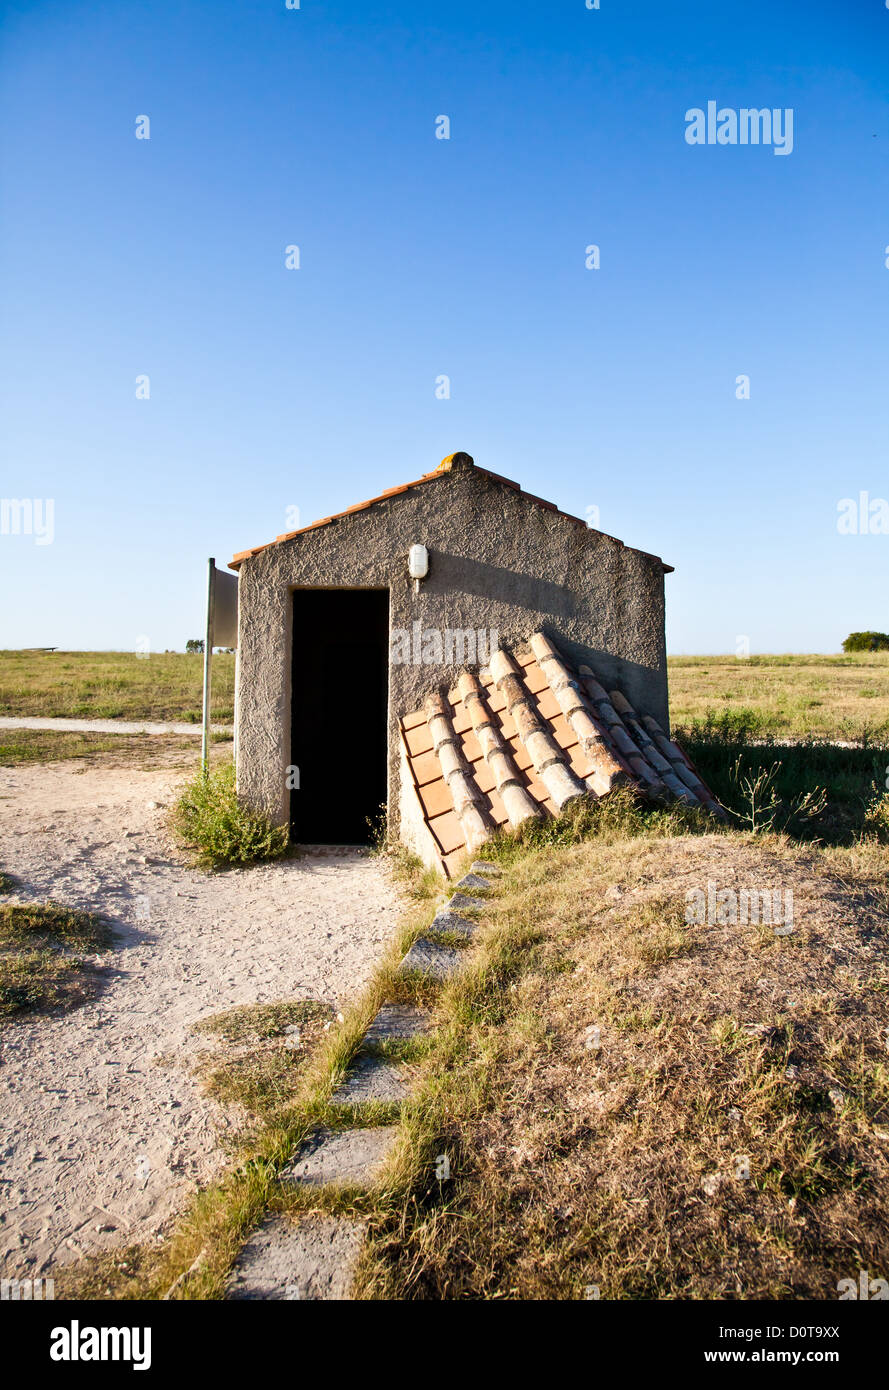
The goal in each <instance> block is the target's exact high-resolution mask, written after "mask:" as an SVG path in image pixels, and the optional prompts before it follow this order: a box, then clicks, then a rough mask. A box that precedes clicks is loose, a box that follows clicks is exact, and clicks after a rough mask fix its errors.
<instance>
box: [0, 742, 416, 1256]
mask: <svg viewBox="0 0 889 1390" xmlns="http://www.w3.org/2000/svg"><path fill="white" fill-rule="evenodd" d="M181 775H182V774H181V772H177V771H174V770H171V769H169V768H166V769H161V770H151V771H144V770H143V771H139V770H134V769H132V768H126V767H124V768H106V767H101V766H99V767H97V766H93V767H89V768H87V769H84V768H80V769H78V768H77V767H72V766H70V765H69V764H65V763H55V764H43V765H40V766H26V767H22V768H0V865H2V867H3V868H5V869H6V871H7V872H8V873H10V874H12V875H14V876H15V878H16V879H17V880H18V884H17V887H16V889H15V895H16V896H19V897H22V898H34V899H43V898H48V897H51V898H53V899H55V900H56V901H58V902H62V903H65V904H68V905H70V906H73V907H79V908H84V909H88V910H91V911H95V912H101V913H103V914H105V915H106V916H107V917H108V918H110V920H111V921H112V922H113V924H114V926H115V929H116V933H117V945H116V948H115V950H114V951H113V952H111V953H109V954H108V955H107V956H103V957H100V958H97V959H99V960H101V961H102V976H103V985H102V989H101V993H100V994H99V996H98V997H97V998H96V999H95V1000H93V1001H92V1002H89V1003H86V1004H84V1005H82V1006H81V1007H80V1008H77V1009H75V1010H73V1011H72V1012H71V1013H68V1014H66V1015H62V1016H57V1017H47V1016H44V1017H39V1018H33V1019H31V1020H28V1021H16V1022H12V1023H10V1024H8V1025H7V1026H5V1027H4V1028H3V1029H2V1031H0V1268H2V1272H3V1274H4V1275H5V1276H10V1275H13V1274H30V1275H36V1274H38V1273H43V1274H50V1273H51V1271H52V1267H53V1266H54V1265H58V1264H63V1263H67V1262H69V1261H71V1260H73V1259H74V1258H76V1257H77V1256H78V1255H80V1254H81V1253H84V1252H89V1251H95V1250H102V1249H107V1248H109V1247H110V1246H114V1245H120V1244H126V1243H130V1242H132V1241H143V1240H146V1239H148V1240H150V1239H153V1238H156V1237H157V1236H158V1234H159V1233H160V1231H161V1228H162V1227H163V1225H164V1223H165V1222H168V1220H169V1218H170V1217H171V1216H172V1215H173V1214H174V1213H175V1211H176V1210H177V1208H179V1207H180V1206H181V1205H182V1203H183V1201H184V1199H185V1197H186V1195H187V1194H188V1192H189V1191H191V1190H193V1188H194V1187H195V1185H196V1184H198V1183H204V1182H206V1181H207V1180H208V1179H209V1178H211V1177H212V1176H213V1174H214V1173H215V1172H217V1171H218V1170H219V1169H220V1168H221V1167H222V1166H223V1163H224V1157H223V1153H222V1150H221V1148H220V1142H219V1141H220V1136H221V1135H223V1134H224V1130H225V1127H226V1118H225V1116H224V1115H223V1114H222V1112H221V1111H220V1109H219V1108H218V1107H217V1106H216V1105H214V1104H213V1103H212V1102H210V1101H209V1100H207V1099H206V1098H204V1097H202V1096H201V1094H200V1090H199V1086H198V1083H197V1082H196V1081H195V1079H194V1076H193V1075H192V1070H191V1068H192V1066H193V1063H194V1059H195V1057H196V1054H197V1052H198V1051H200V1050H203V1049H205V1048H206V1046H207V1043H206V1040H203V1041H199V1040H198V1039H197V1038H195V1037H194V1036H193V1035H192V1034H191V1032H190V1030H191V1027H192V1025H193V1024H194V1023H195V1022H196V1020H198V1019H201V1018H205V1017H207V1016H208V1015H211V1014H216V1013H219V1012H221V1011H222V1010H224V1009H229V1008H232V1007H234V1006H235V1005H239V1004H254V1003H266V1002H269V1001H272V1000H278V999H289V998H320V999H323V1000H326V1001H328V1002H329V1003H331V1004H342V1003H344V1002H345V1001H346V1000H347V999H348V998H350V997H351V996H352V995H353V994H354V992H355V991H357V990H358V989H360V988H361V986H362V985H363V984H364V983H365V981H366V980H367V979H368V978H369V976H370V973H371V971H372V968H373V965H374V963H375V961H376V959H377V958H378V956H379V954H380V951H381V949H382V947H383V945H384V943H385V942H386V941H388V939H389V938H390V936H391V934H392V932H393V930H394V928H395V921H396V915H397V903H396V895H395V891H394V889H393V887H392V884H391V882H390V880H389V878H388V876H387V873H386V869H385V867H384V866H383V865H381V864H380V863H379V862H378V861H376V860H373V859H369V858H367V857H365V856H363V855H361V854H360V852H359V851H355V850H336V849H330V850H315V851H311V852H309V853H308V854H307V855H306V856H305V857H303V858H300V859H298V860H291V861H288V862H286V863H281V864H272V865H265V866H258V867H254V868H250V869H243V870H233V871H230V872H226V873H220V874H213V875H208V874H204V873H201V872H200V871H197V870H193V869H190V868H188V867H186V866H185V865H184V864H182V863H180V862H177V859H176V856H175V854H174V852H173V851H172V849H171V846H170V843H169V840H168V837H167V834H166V832H165V830H164V817H165V815H166V812H165V809H164V804H165V803H168V802H169V801H170V800H171V797H172V795H173V790H174V788H175V785H176V782H177V780H178V778H180V777H181Z"/></svg>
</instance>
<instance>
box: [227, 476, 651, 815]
mask: <svg viewBox="0 0 889 1390" xmlns="http://www.w3.org/2000/svg"><path fill="white" fill-rule="evenodd" d="M415 543H420V544H422V545H425V546H426V547H427V549H428V550H429V556H430V564H429V576H428V578H427V579H425V580H423V581H422V583H421V585H420V591H419V593H418V594H416V593H415V592H414V588H413V584H412V581H411V580H410V579H409V577H408V573H407V552H408V550H409V548H410V546H411V545H413V544H415ZM663 579H664V576H663V568H662V565H661V562H660V560H658V559H657V558H656V557H655V556H652V555H647V554H645V553H644V552H642V551H638V550H632V549H630V548H629V547H626V546H622V545H621V544H620V543H619V542H618V541H615V540H612V539H611V537H609V536H605V535H603V534H602V533H601V532H598V531H592V530H589V529H587V528H585V527H581V526H578V525H577V524H576V522H572V521H570V520H569V519H568V518H566V517H563V516H560V515H559V514H558V513H556V512H551V511H548V510H546V509H545V508H542V507H540V506H538V505H537V504H536V503H534V502H532V501H531V500H530V499H528V498H526V497H524V496H523V495H522V494H521V493H519V492H517V491H516V490H515V489H513V488H510V487H509V486H507V485H506V484H504V483H500V482H497V481H495V480H494V479H492V478H490V477H489V476H487V475H486V474H484V473H482V472H480V471H478V470H477V469H475V468H473V467H471V466H462V467H455V468H453V469H452V471H451V472H447V473H442V474H441V475H440V477H436V478H434V479H432V480H430V481H429V482H427V483H424V484H422V485H421V486H419V487H414V488H410V489H408V490H407V491H406V492H402V493H398V494H396V495H395V496H393V497H390V498H386V499H385V500H384V501H381V502H378V503H375V504H374V505H373V506H372V507H370V508H368V509H367V510H364V511H359V512H355V513H353V514H351V515H349V516H346V517H343V518H342V519H341V520H338V521H335V522H332V523H331V524H329V525H327V526H322V527H319V528H318V529H317V530H313V531H307V532H305V533H303V534H301V535H298V536H295V537H294V538H293V539H291V540H289V541H284V542H282V543H281V544H280V545H273V546H271V547H269V548H268V549H266V550H263V551H260V552H259V553H258V554H256V555H253V556H251V557H249V558H248V559H246V560H245V561H244V562H243V563H242V565H241V568H240V596H239V601H240V618H239V647H238V662H239V673H238V735H237V736H238V788H239V791H240V792H241V794H242V795H244V796H245V797H246V799H247V800H248V801H249V802H250V803H251V804H253V805H254V806H256V807H258V808H262V809H263V810H265V811H266V812H267V813H268V814H270V815H271V816H272V817H273V818H274V819H275V820H276V821H278V822H284V821H286V820H287V817H288V796H287V792H286V789H285V786H284V769H285V767H286V765H287V763H288V762H289V759H290V679H291V642H292V597H291V595H292V591H293V589H294V588H297V587H303V586H308V587H317V588H330V587H333V588H362V587H370V588H388V589H389V591H390V626H391V627H392V628H402V629H406V630H410V629H411V627H412V624H413V623H414V622H415V621H417V620H419V621H420V622H421V624H422V627H423V629H424V630H426V629H429V628H437V629H440V630H442V631H444V630H446V629H452V630H459V629H466V628H472V629H474V630H475V629H479V628H482V629H485V630H490V629H495V630H496V631H497V632H498V633H499V636H500V642H501V644H502V645H505V646H511V645H518V644H520V643H521V642H522V641H524V639H525V638H527V637H528V636H529V634H530V633H531V632H533V631H534V630H535V629H537V628H542V629H543V630H544V631H547V632H550V633H551V634H552V635H553V636H555V637H557V638H558V640H559V643H560V645H561V646H562V647H563V648H564V649H565V650H566V652H567V653H568V655H570V656H571V657H572V658H573V659H574V660H575V661H576V662H581V661H588V662H589V664H590V665H591V666H592V667H593V668H594V669H595V671H596V673H597V675H598V676H599V677H600V679H603V680H604V682H605V684H606V685H607V684H608V683H609V681H613V682H615V683H617V684H618V685H619V686H620V687H621V688H622V689H623V690H624V691H625V692H626V694H627V697H628V698H629V699H630V700H631V701H632V703H633V704H635V705H636V706H637V708H639V709H640V710H641V711H643V712H645V713H651V714H653V715H654V716H655V717H656V718H657V719H659V720H660V721H661V723H662V724H663V725H664V727H667V674H666V652H665V646H664V582H663ZM304 659H305V663H306V675H307V678H309V676H310V670H311V652H308V651H307V652H306V653H305V654H304ZM459 669H460V664H457V665H456V666H451V667H447V666H443V665H422V664H420V665H414V664H412V663H407V664H393V665H391V666H390V682H389V805H390V808H391V810H392V812H393V815H395V816H397V814H398V807H399V800H400V798H399V782H400V772H399V768H400V763H399V742H400V740H399V734H398V720H399V718H400V717H401V715H403V714H406V713H409V712H410V711H411V710H414V709H417V708H418V707H419V706H420V705H421V704H422V701H423V699H424V697H425V695H426V694H427V693H428V692H429V691H430V690H432V689H433V688H435V687H437V686H439V685H442V684H452V683H453V681H454V679H455V678H456V676H457V674H458V672H459Z"/></svg>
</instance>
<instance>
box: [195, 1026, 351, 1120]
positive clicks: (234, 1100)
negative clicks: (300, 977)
mask: <svg viewBox="0 0 889 1390" xmlns="http://www.w3.org/2000/svg"><path fill="white" fill-rule="evenodd" d="M335 1018H336V1014H335V1012H334V1010H333V1009H332V1008H331V1007H330V1005H328V1004H324V1003H322V1002H321V1001H320V1000H317V999H301V1000H295V1001H282V1002H280V1003H274V1004H251V1005H246V1006H243V1007H241V1008H236V1009H229V1010H227V1011H226V1012H225V1013H222V1014H215V1015H214V1016H213V1017H211V1018H207V1019H202V1020H201V1022H200V1023H198V1024H197V1025H196V1027H195V1032H197V1033H202V1034H206V1035H208V1036H210V1037H212V1038H214V1039H215V1041H216V1044H217V1046H216V1048H215V1049H214V1051H213V1052H212V1053H210V1054H209V1055H208V1056H207V1057H206V1058H204V1059H203V1060H202V1062H201V1064H200V1066H199V1068H198V1071H199V1074H200V1076H201V1078H202V1080H203V1083H204V1088H205V1090H206V1092H207V1094H208V1095H210V1096H212V1097H213V1098H214V1100H217V1101H219V1102H220V1104H222V1105H238V1106H240V1107H241V1108H242V1109H243V1110H245V1111H247V1113H248V1114H249V1115H250V1116H251V1118H252V1119H253V1120H259V1121H261V1122H262V1123H263V1124H265V1125H272V1124H274V1123H275V1122H276V1117H277V1115H278V1113H279V1112H280V1111H281V1110H282V1108H283V1107H286V1106H288V1105H291V1104H292V1103H293V1100H294V1097H295V1094H296V1086H297V1081H298V1079H299V1076H300V1073H301V1071H302V1069H303V1068H304V1067H305V1066H306V1063H307V1062H308V1059H309V1058H310V1057H311V1055H312V1052H313V1051H314V1049H315V1048H316V1047H317V1046H318V1044H319V1042H320V1041H321V1039H322V1038H323V1037H324V1034H325V1032H327V1031H328V1030H329V1028H330V1026H331V1023H332V1022H333V1021H334V1019H335ZM244 1137H245V1136H243V1135H242V1136H239V1138H240V1142H242V1143H243V1142H244Z"/></svg>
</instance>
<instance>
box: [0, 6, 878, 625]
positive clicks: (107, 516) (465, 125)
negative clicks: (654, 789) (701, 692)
mask: <svg viewBox="0 0 889 1390" xmlns="http://www.w3.org/2000/svg"><path fill="white" fill-rule="evenodd" d="M887 79H889V9H887V8H886V6H885V4H884V0H851V3H845V4H844V5H842V6H839V5H836V4H828V3H825V2H824V0H814V2H813V3H802V0H799V3H789V0H785V2H784V3H782V2H781V0H752V3H748V4H745V5H744V6H723V5H715V4H713V3H712V0H699V3H684V4H683V3H678V4H675V3H671V4H669V5H665V4H663V3H654V0H637V3H632V0H601V8H600V9H599V10H598V11H589V10H587V9H586V8H585V4H584V0H568V2H565V3H563V0H557V3H549V4H546V5H532V4H518V3H500V2H499V0H491V2H490V3H480V0H474V3H461V2H460V0H452V3H448V4H446V5H445V4H429V3H421V2H420V0H414V2H413V3H408V2H407V0H404V3H397V4H385V3H379V4H378V3H375V4H373V5H366V4H360V3H357V0H349V2H348V3H347V2H346V0H341V2H340V3H337V0H302V5H301V8H300V9H299V10H288V9H287V8H286V7H285V3H284V0H262V3H259V0H237V3H235V0H214V3H202V0H191V2H190V3H187V4H185V3H175V4H174V3H169V2H168V0H151V3H142V2H141V0H128V2H127V3H126V4H122V3H120V0H114V3H107V4H101V3H90V4H78V3H76V2H75V3H67V4H65V5H58V4H56V3H48V2H47V3H16V0H7V3H6V6H5V8H4V17H3V20H2V56H0V129H2V131H3V132H4V135H3V149H2V195H0V196H2V208H0V211H2V231H0V272H2V302H3V316H4V321H5V332H4V335H3V343H2V350H0V448H2V456H0V457H2V477H0V495H2V496H3V497H16V498H21V497H29V498H40V499H43V498H52V499H53V501H54V510H55V516H54V538H53V541H52V544H46V545H38V544H37V543H36V537H34V536H24V535H18V536H14V535H5V536H0V583H2V587H3V593H4V596H5V599H6V601H5V603H4V605H3V616H2V622H0V645H2V646H8V647H16V646H25V645H58V646H63V647H74V648H76V647H83V648H120V649H125V650H126V649H129V650H132V649H133V648H134V647H135V645H136V643H137V641H138V640H139V639H140V638H141V637H147V638H148V639H149V640H150V643H151V647H152V649H153V650H162V649H164V648H167V647H172V648H178V649H182V647H183V646H184V643H185V640H186V638H187V637H190V636H194V635H197V634H199V633H200V632H201V630H202V621H203V619H202V604H203V591H204V569H205V562H206V557H207V556H208V555H210V554H213V555H215V556H216V557H217V560H218V562H219V563H223V562H224V561H227V560H228V559H229V558H230V557H231V555H232V554H233V553H234V552H235V551H236V550H241V549H244V548H246V547H247V546H250V545H255V544H259V543H261V542H263V541H266V540H270V539H271V538H273V537H274V536H275V535H276V534H278V533H279V532H281V531H283V530H285V529H287V508H288V507H298V508H299V512H300V516H301V520H302V522H303V524H306V523H308V522H309V521H312V520H314V519H315V518H317V517H320V516H326V515H328V514H329V513H330V512H332V511H337V510H340V509H342V508H343V507H346V506H349V505H350V504H351V503H353V502H355V501H358V500H361V499H363V498H365V497H368V496H371V495H373V494H375V493H376V492H378V491H381V490H382V489H383V488H386V487H390V486H393V485H395V484H397V483H400V482H404V481H407V480H408V479H410V478H413V477H417V476H419V474H420V473H422V472H425V471H428V470H429V469H430V468H433V467H434V466H435V465H436V464H437V463H438V461H439V460H440V459H441V458H442V457H443V456H444V455H445V454H448V453H451V452H453V451H454V450H457V449H463V450H466V451H467V452H469V453H471V454H472V455H473V456H474V457H475V459H476V461H477V462H478V463H479V464H481V465H483V466H485V467H488V468H491V469H493V470H494V471H495V472H500V473H505V474H506V475H507V476H509V477H511V478H514V479H516V480H517V481H519V482H520V483H521V484H522V485H523V486H524V487H526V488H528V489H529V490H531V491H533V492H537V493H540V494H542V495H543V496H545V497H548V498H551V499H552V500H553V501H555V502H557V503H558V504H559V505H560V506H562V507H564V508H566V509H567V510H569V511H574V512H577V513H578V514H580V515H584V514H585V513H586V509H587V508H588V507H598V509H599V516H600V525H601V529H603V530H605V531H607V532H609V533H611V534H613V535H617V536H619V537H620V538H621V539H622V540H624V541H625V542H626V543H627V544H629V545H635V546H638V547H640V548H642V549H644V550H651V551H654V552H656V553H658V554H660V555H662V556H663V557H664V559H665V560H667V561H668V562H669V563H671V564H673V565H675V566H676V573H675V574H673V575H671V576H669V577H668V579H667V612H668V648H669V650H670V651H672V652H716V651H734V650H735V644H736V638H737V637H738V636H739V635H741V634H744V635H746V636H747V637H748V638H749V642H750V649H751V651H753V652H756V651H835V650H837V649H838V647H839V644H840V642H841V640H842V638H843V637H844V636H845V635H846V633H847V632H848V631H850V630H852V629H863V628H877V629H880V630H884V631H885V630H886V629H887V628H889V612H887V573H889V564H887V562H889V535H881V534H866V535H862V534H859V535H841V534H839V533H838V530H837V516H838V512H837V504H838V502H839V501H840V500H841V499H842V498H846V497H857V496H858V494H859V493H860V492H862V491H864V492H867V493H868V495H869V497H870V498H871V499H877V498H886V497H889V469H887V456H889V455H887V445H889V390H887V381H889V314H887V295H889V269H887V268H886V264H885V262H886V259H887V256H889V252H887V251H886V250H884V248H886V247H887V245H889V178H887V173H889V120H887V110H889V80H887ZM708 100H715V101H717V102H718V103H719V106H720V107H731V108H740V107H760V108H761V107H770V108H781V109H785V108H792V109H793V112H794V148H793V151H792V153H791V154H789V155H787V156H784V157H781V156H777V155H776V154H775V152H774V149H773V148H769V147H767V146H763V145H760V146H756V147H754V146H747V147H742V146H740V145H735V146H731V145H724V146H722V145H714V146H691V145H689V144H687V143H686V141H685V138H684V137H685V130H686V123H685V113H686V111H687V110H688V109H689V108H692V107H701V108H705V107H706V104H707V102H708ZM442 114H445V115H447V116H448V117H449V119H450V122H451V138H450V139H449V140H438V139H436V138H435V119H436V117H437V116H439V115H442ZM140 115H148V116H149V117H150V136H151V138H150V140H137V139H136V138H135V130H136V118H137V117H138V116H140ZM593 243H595V244H597V245H598V246H599V247H600V255H601V267H600V269H599V270H588V269H586V266H585V255H584V253H585V248H586V247H587V246H588V245H589V244H593ZM292 244H296V245H298V246H299V247H300V269H299V270H288V269H287V268H286V267H285V247H287V246H288V245H292ZM442 374H445V375H447V376H448V377H449V378H450V382H451V396H450V399H448V400H440V399H436V395H435V381H436V378H437V377H438V376H440V375H442ZM741 374H745V375H748V376H749V378H750V399H749V400H738V399H736V395H735V391H736V385H735V382H736V378H737V377H738V376H739V375H741ZM142 375H148V377H149V378H150V399H149V400H140V399H137V397H136V378H137V377H139V376H142Z"/></svg>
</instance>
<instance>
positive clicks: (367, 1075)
mask: <svg viewBox="0 0 889 1390" xmlns="http://www.w3.org/2000/svg"><path fill="white" fill-rule="evenodd" d="M408 1092H409V1087H408V1082H407V1077H406V1075H405V1070H404V1067H400V1066H398V1065H397V1064H396V1063H394V1062H388V1061H385V1060H384V1059H383V1058H382V1057H360V1056H359V1057H358V1058H357V1059H356V1060H355V1062H354V1063H353V1065H352V1069H351V1072H350V1074H349V1076H347V1077H346V1079H345V1081H344V1082H343V1083H342V1085H340V1086H337V1088H336V1090H335V1091H334V1093H333V1095H332V1096H331V1097H330V1103H331V1105H363V1104H366V1103H367V1101H369V1100H385V1101H400V1100H404V1099H405V1097H406V1096H407V1095H408Z"/></svg>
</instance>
